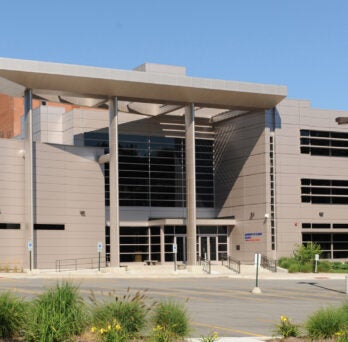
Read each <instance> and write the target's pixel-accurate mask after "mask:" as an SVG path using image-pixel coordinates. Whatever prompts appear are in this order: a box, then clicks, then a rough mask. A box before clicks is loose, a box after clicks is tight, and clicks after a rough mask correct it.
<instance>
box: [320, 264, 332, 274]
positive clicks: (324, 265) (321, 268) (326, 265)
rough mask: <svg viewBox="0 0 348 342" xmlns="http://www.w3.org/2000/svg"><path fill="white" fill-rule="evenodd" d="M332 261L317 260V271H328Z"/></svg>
mask: <svg viewBox="0 0 348 342" xmlns="http://www.w3.org/2000/svg"><path fill="white" fill-rule="evenodd" d="M331 265H332V263H331V262H329V261H319V262H318V272H330V271H331V269H332V267H331Z"/></svg>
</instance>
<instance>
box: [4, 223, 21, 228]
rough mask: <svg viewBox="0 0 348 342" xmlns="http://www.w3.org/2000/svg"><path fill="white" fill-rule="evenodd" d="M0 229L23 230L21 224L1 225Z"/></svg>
mask: <svg viewBox="0 0 348 342" xmlns="http://www.w3.org/2000/svg"><path fill="white" fill-rule="evenodd" d="M0 229H21V225H20V223H0Z"/></svg>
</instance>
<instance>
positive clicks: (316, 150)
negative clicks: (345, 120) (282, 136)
mask: <svg viewBox="0 0 348 342" xmlns="http://www.w3.org/2000/svg"><path fill="white" fill-rule="evenodd" d="M300 144H301V147H300V149H301V153H303V154H310V155H315V156H332V157H348V133H344V132H328V131H316V130H304V129H301V130H300Z"/></svg>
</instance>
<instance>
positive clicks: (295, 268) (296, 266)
mask: <svg viewBox="0 0 348 342" xmlns="http://www.w3.org/2000/svg"><path fill="white" fill-rule="evenodd" d="M288 271H289V273H296V272H300V265H299V264H297V263H293V264H291V265H290V266H289V268H288Z"/></svg>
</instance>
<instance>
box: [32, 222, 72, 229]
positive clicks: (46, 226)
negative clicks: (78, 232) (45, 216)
mask: <svg viewBox="0 0 348 342" xmlns="http://www.w3.org/2000/svg"><path fill="white" fill-rule="evenodd" d="M34 229H35V230H65V225H64V224H46V223H35V224H34Z"/></svg>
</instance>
